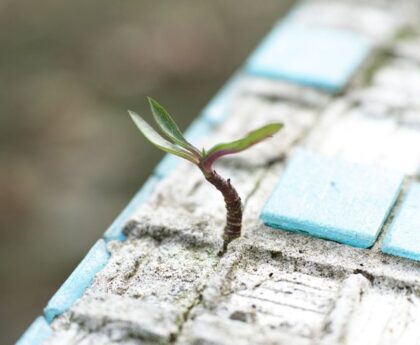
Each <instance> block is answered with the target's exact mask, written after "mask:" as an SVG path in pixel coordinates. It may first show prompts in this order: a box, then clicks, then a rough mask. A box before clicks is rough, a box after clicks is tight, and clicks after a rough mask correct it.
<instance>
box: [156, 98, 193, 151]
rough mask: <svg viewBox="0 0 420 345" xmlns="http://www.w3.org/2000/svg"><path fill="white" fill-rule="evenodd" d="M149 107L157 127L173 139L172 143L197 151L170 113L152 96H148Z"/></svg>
mask: <svg viewBox="0 0 420 345" xmlns="http://www.w3.org/2000/svg"><path fill="white" fill-rule="evenodd" d="M148 100H149V104H150V109H151V110H152V113H153V117H154V119H155V121H156V123H157V124H158V125H159V127H160V128H161V129H162V131H163V133H165V134H166V135H167V136H168V137H169V139H171V140H173V141H174V143H176V144H178V145H179V146H182V147H183V148H185V149H187V150H188V151H190V152H195V153H199V151H198V150H197V148H195V147H194V146H193V145H191V144H190V143H189V142H188V141H187V140H186V139H185V138H184V135H183V134H182V132H181V131H180V129H179V127H178V125H177V124H176V123H175V121H174V120H173V119H172V117H171V115H169V113H168V112H167V111H166V110H165V108H163V107H162V106H161V105H160V104H159V103H158V102H156V101H155V100H154V99H153V98H151V97H148Z"/></svg>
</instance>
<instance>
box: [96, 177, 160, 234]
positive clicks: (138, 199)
mask: <svg viewBox="0 0 420 345" xmlns="http://www.w3.org/2000/svg"><path fill="white" fill-rule="evenodd" d="M158 182H159V179H158V178H156V177H153V176H152V177H149V178H148V179H147V181H146V182H145V183H144V185H143V186H142V187H141V188H140V190H139V191H138V192H137V193H136V194H135V195H134V197H133V198H132V199H131V201H130V202H129V203H128V205H127V206H126V207H125V208H124V210H123V211H122V212H121V213H120V214H119V216H118V217H117V218H116V219H115V220H114V221H113V222H112V224H111V225H110V227H109V228H108V229H107V230H106V231H105V233H104V239H105V241H107V242H108V241H113V240H117V241H124V240H125V239H126V236H125V235H124V233H123V228H124V225H125V223H126V222H127V220H128V219H129V217H130V216H131V215H132V214H133V213H134V211H135V210H136V209H137V208H138V207H139V206H140V205H141V204H143V203H144V202H145V201H147V199H148V198H149V196H150V194H152V192H153V190H154V189H155V187H156V185H157V183H158Z"/></svg>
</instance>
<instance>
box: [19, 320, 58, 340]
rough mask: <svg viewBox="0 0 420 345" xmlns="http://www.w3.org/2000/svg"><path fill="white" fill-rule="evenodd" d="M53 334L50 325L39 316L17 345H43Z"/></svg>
mask: <svg viewBox="0 0 420 345" xmlns="http://www.w3.org/2000/svg"><path fill="white" fill-rule="evenodd" d="M51 334H52V331H51V327H50V325H49V324H48V323H47V321H46V320H45V319H44V317H43V316H39V317H37V318H36V319H35V321H34V322H32V324H31V325H30V326H29V327H28V329H27V330H26V331H25V333H23V334H22V336H21V337H20V339H19V340H18V341H17V342H16V345H41V344H42V343H44V341H46V340H47V339H48V338H49V337H50V336H51Z"/></svg>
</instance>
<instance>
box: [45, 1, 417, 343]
mask: <svg viewBox="0 0 420 345" xmlns="http://www.w3.org/2000/svg"><path fill="white" fill-rule="evenodd" d="M304 6H309V7H307V9H308V8H311V10H310V11H309V12H306V14H305V12H301V13H300V14H298V15H296V17H295V19H294V20H296V21H299V23H300V25H311V26H318V27H322V28H323V29H328V30H336V29H339V30H342V29H344V30H349V31H352V32H357V33H358V34H363V35H366V36H368V37H370V39H371V40H372V42H373V45H375V46H377V47H378V46H379V47H381V48H383V49H385V48H386V51H387V59H386V61H383V60H382V57H381V56H380V55H381V54H379V52H378V51H375V52H374V54H373V55H372V56H371V58H372V61H371V62H372V65H370V64H369V63H368V64H366V66H364V69H359V70H357V71H356V74H357V78H355V79H354V80H353V82H352V83H351V84H349V85H348V88H347V89H346V90H345V92H343V93H342V94H338V95H334V96H332V95H328V94H327V93H325V92H323V91H321V90H316V89H313V88H309V87H305V86H300V85H296V84H291V83H290V84H289V83H287V82H284V81H279V80H270V79H267V78H261V77H258V78H256V77H250V76H247V77H245V76H244V74H243V73H242V71H240V72H239V73H240V78H239V79H235V82H234V83H233V84H231V85H234V87H233V88H232V89H231V90H234V97H232V99H231V100H232V101H229V111H228V112H224V111H222V112H219V111H218V110H217V109H218V107H217V106H216V107H215V108H214V109H216V110H215V112H214V114H213V115H214V116H213V115H212V116H213V117H209V118H206V119H205V124H204V125H203V127H201V125H197V126H194V127H196V129H193V130H191V132H190V134H189V135H196V136H198V137H203V136H204V135H206V133H208V134H209V136H208V137H207V138H206V139H205V140H204V141H203V142H202V145H204V146H206V147H208V146H211V145H212V144H215V143H217V142H219V141H227V140H233V139H237V138H239V137H241V136H242V135H243V134H244V133H245V132H247V131H249V130H252V129H254V128H255V127H257V126H260V125H263V124H266V123H267V122H271V121H276V122H278V121H281V122H284V123H285V124H286V129H285V130H284V132H282V133H279V134H278V135H276V136H275V137H274V138H272V139H271V140H270V141H267V142H266V143H263V144H261V145H258V146H256V147H255V148H253V149H251V150H250V151H249V152H246V153H241V154H240V155H238V156H236V157H231V159H228V158H227V159H223V160H221V161H220V162H219V163H217V164H216V169H217V170H218V171H219V172H220V174H221V175H223V176H226V177H230V178H232V181H233V183H234V185H235V186H237V188H238V190H239V192H240V194H241V196H242V198H243V201H244V226H243V236H242V237H241V238H240V239H238V240H235V241H233V242H232V243H231V244H230V245H229V247H228V249H227V252H225V253H224V254H223V255H221V253H220V252H221V248H222V240H221V236H220V235H221V232H222V229H223V226H224V218H225V210H224V206H223V202H222V198H221V196H220V195H219V193H218V192H217V191H216V190H214V189H213V188H212V186H210V185H208V184H207V183H205V181H203V179H202V177H201V176H200V172H199V171H198V170H197V169H194V167H193V166H191V165H189V164H188V162H183V161H181V160H178V161H177V164H176V168H173V169H170V170H168V171H170V174H163V175H161V176H159V181H158V183H157V185H156V188H154V189H153V192H151V193H150V195H149V197H148V199H147V202H145V203H143V204H142V206H141V207H138V208H137V207H136V210H135V212H134V213H133V214H132V215H131V216H130V217H128V218H129V221H128V223H127V224H126V226H125V227H124V233H125V235H126V237H127V239H126V240H125V241H124V242H120V241H112V240H111V241H109V242H108V243H107V248H108V250H109V252H110V253H111V257H110V259H109V261H108V262H107V264H106V266H105V268H104V269H103V270H101V271H100V272H99V273H97V274H96V276H95V279H94V280H93V283H92V284H91V286H90V287H89V288H88V289H87V290H86V291H85V292H84V293H83V294H81V296H82V297H81V298H80V299H78V300H77V301H76V299H77V298H76V299H74V300H73V301H72V305H71V306H70V309H68V310H67V311H66V312H64V313H62V314H61V311H60V315H59V316H57V317H56V318H55V319H54V321H53V322H52V324H51V328H52V336H51V337H50V339H49V340H48V341H47V342H46V343H47V344H50V345H53V344H54V345H56V344H64V345H67V344H68V345H70V344H82V345H105V344H107V345H109V344H111V345H114V344H115V345H116V344H119V345H122V344H123V345H140V344H176V345H180V344H195V345H196V344H209V345H210V344H211V345H215V344H232V343H233V342H234V343H235V344H240V345H255V344H264V345H266V344H273V345H274V344H284V345H300V344H302V345H319V344H321V345H333V344H334V345H356V344H357V345H360V344H362V345H364V344H366V345H367V344H369V345H371V344H373V345H384V344H389V345H391V344H392V345H394V344H397V345H411V344H415V345H418V339H420V336H419V334H418V332H419V327H418V324H419V323H420V315H419V311H420V302H419V296H420V263H419V262H416V261H413V260H408V259H403V258H398V257H395V256H389V255H385V254H383V253H381V251H380V242H381V241H382V239H383V238H384V233H386V231H387V229H389V227H390V221H392V219H394V217H395V214H396V211H397V209H398V207H400V202H401V200H398V202H397V207H396V209H394V210H393V211H392V212H391V215H390V217H389V218H388V220H387V221H386V223H385V225H384V231H383V232H382V233H381V234H380V237H379V240H378V243H377V244H376V245H375V246H374V247H373V248H372V249H368V250H367V249H357V248H353V247H349V246H343V245H341V244H338V243H335V242H331V241H327V240H321V239H317V238H314V237H311V236H307V235H302V234H294V233H290V232H281V231H277V230H273V229H270V228H268V227H266V226H264V225H263V224H262V222H261V221H260V220H259V214H260V212H261V209H262V208H263V205H264V204H265V202H266V201H267V198H268V197H269V195H270V194H271V192H272V190H273V188H274V186H275V185H276V184H277V182H278V180H279V176H281V175H282V174H283V172H284V168H285V161H286V160H287V159H288V158H290V157H292V156H293V155H294V152H295V149H296V147H297V146H301V145H303V146H305V147H307V148H310V149H311V150H313V151H315V152H318V153H322V152H324V153H328V154H331V155H333V156H336V157H341V158H342V159H348V158H351V159H350V160H354V161H361V162H363V161H365V163H366V162H367V163H369V164H371V165H373V166H376V167H377V168H383V167H385V166H387V167H391V168H394V167H396V168H397V169H396V170H400V171H401V172H404V173H408V174H409V175H411V176H410V177H409V178H408V183H407V186H409V184H410V183H412V182H413V181H414V174H415V173H418V172H419V167H420V164H417V163H419V161H418V159H419V157H420V155H419V154H418V147H420V145H418V141H417V138H418V135H417V134H418V132H417V131H418V129H417V128H419V121H418V111H417V110H418V109H419V108H418V97H417V94H418V85H417V84H418V83H417V79H418V78H417V77H418V76H417V74H418V72H419V70H418V68H419V67H418V59H417V55H416V53H415V49H416V48H415V47H417V45H416V43H415V41H416V40H418V37H419V33H420V31H416V30H417V29H416V28H417V27H418V16H419V13H420V12H419V11H418V10H419V9H420V6H419V2H418V1H416V2H414V1H401V2H398V3H397V2H395V1H394V2H391V1H388V0H372V1H369V2H368V3H366V2H365V1H351V2H350V1H344V0H343V1H339V2H338V1H334V2H331V1H329V2H327V1H312V2H306V4H305V5H304ZM390 6H391V7H390ZM416 6H417V7H416ZM307 9H306V10H305V11H307ZM321 9H324V10H325V11H324V10H321ZM384 9H385V10H384ZM390 9H392V10H390ZM394 9H395V11H394ZM407 9H409V10H408V11H407ZM317 11H318V12H317ZM319 11H321V12H322V13H321V12H319ZM307 13H312V14H313V13H319V15H308V14H307ZM334 13H335V14H339V15H337V16H334V18H333V17H332V16H331V15H330V14H334ZM343 13H346V15H342V14H343ZM401 13H404V15H401ZM303 14H304V15H303ZM354 18H358V20H354ZM413 18H414V20H413ZM416 21H417V24H416ZM305 23H306V24H305ZM400 25H403V26H404V28H403V30H406V29H407V28H409V29H410V40H411V41H410V42H409V41H408V40H407V39H401V38H400V37H399V36H400V35H401V33H399V32H397V31H398V30H399V28H400ZM397 36H398V37H397ZM393 37H395V38H396V41H394V40H393ZM402 42H407V45H406V47H404V46H403V45H402ZM407 47H409V48H407ZM382 55H383V54H382ZM241 73H242V74H241ZM367 73H369V77H367V76H365V75H364V74H367ZM222 95H223V92H222ZM221 99H222V100H223V97H222V98H221ZM230 102H232V103H230ZM220 104H223V102H222V103H220ZM211 108H212V107H211V106H210V109H211ZM219 109H222V110H225V109H226V107H221V108H219ZM202 118H205V117H202ZM207 125H209V126H210V127H208V126H207ZM209 128H210V129H213V128H214V129H215V130H214V131H213V130H212V131H211V133H210V132H207V130H208V129H209ZM203 129H204V132H203V131H202V130H203ZM203 133H204V134H203ZM200 145H201V144H200ZM402 152H403V153H404V154H401V153H402ZM416 164H417V166H416ZM416 169H417V170H416ZM407 186H405V187H404V193H405V190H406V187H407ZM130 214H131V212H130ZM128 218H127V219H128ZM75 301H76V303H74V304H73V302H75Z"/></svg>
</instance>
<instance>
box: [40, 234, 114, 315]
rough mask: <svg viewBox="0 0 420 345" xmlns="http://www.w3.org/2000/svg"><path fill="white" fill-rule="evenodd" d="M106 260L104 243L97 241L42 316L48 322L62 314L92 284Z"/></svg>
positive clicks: (50, 301) (51, 300)
mask: <svg viewBox="0 0 420 345" xmlns="http://www.w3.org/2000/svg"><path fill="white" fill-rule="evenodd" d="M108 258H109V254H108V252H107V250H106V243H105V241H104V240H102V239H101V240H98V241H97V242H96V243H95V244H94V245H93V247H92V248H91V249H90V250H89V252H88V253H87V255H86V256H85V257H84V258H83V260H82V261H81V262H80V264H79V265H78V266H77V267H76V269H75V270H74V271H73V272H72V273H71V274H70V276H69V277H68V278H67V280H66V281H65V282H64V284H63V285H62V286H61V287H60V288H59V289H58V291H57V292H56V293H55V294H54V296H53V297H52V298H51V299H50V300H49V302H48V304H47V306H46V307H45V309H44V316H45V318H46V320H47V321H48V322H51V321H52V320H53V319H54V318H55V317H56V316H58V315H60V314H62V313H64V312H65V311H66V310H67V309H69V308H70V307H71V306H72V305H73V303H74V302H75V301H76V300H77V299H78V298H79V297H81V296H82V294H83V292H84V291H85V290H86V288H87V287H89V286H90V284H91V283H92V280H93V278H94V276H95V274H96V273H97V272H99V271H100V270H101V269H102V268H103V267H104V266H105V265H106V263H107V261H108Z"/></svg>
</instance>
